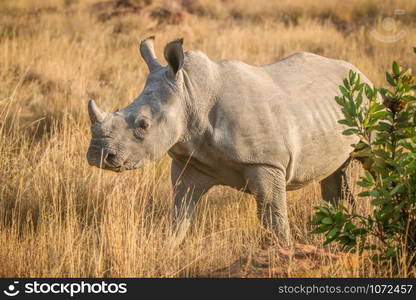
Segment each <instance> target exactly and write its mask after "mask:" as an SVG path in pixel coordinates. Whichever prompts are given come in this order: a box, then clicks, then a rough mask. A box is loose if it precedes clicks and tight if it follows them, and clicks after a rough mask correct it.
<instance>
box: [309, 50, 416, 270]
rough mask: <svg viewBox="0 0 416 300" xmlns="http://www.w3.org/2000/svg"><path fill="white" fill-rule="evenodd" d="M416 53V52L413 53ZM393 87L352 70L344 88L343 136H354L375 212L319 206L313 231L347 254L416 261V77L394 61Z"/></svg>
mask: <svg viewBox="0 0 416 300" xmlns="http://www.w3.org/2000/svg"><path fill="white" fill-rule="evenodd" d="M413 50H414V52H415V53H416V48H415V49H413ZM386 79H387V82H388V84H389V85H390V87H389V88H388V89H386V88H376V87H371V86H369V85H368V84H366V83H362V82H361V80H360V76H359V74H357V73H354V72H352V71H350V73H349V76H348V78H346V79H344V81H343V85H342V86H340V91H341V93H342V96H340V97H336V98H335V100H336V101H337V103H338V104H339V105H341V106H342V112H343V114H344V117H345V119H343V120H339V123H341V124H344V125H346V126H347V127H348V128H347V129H346V130H345V131H344V132H343V134H344V135H356V136H358V137H359V142H358V143H357V144H354V145H353V146H354V148H355V150H354V152H352V153H351V156H353V157H355V158H359V159H360V160H362V161H365V163H364V168H365V174H364V175H363V176H362V177H361V179H360V181H359V182H358V184H359V185H360V186H361V187H363V188H364V191H363V192H361V193H360V194H359V195H358V196H359V199H360V198H362V197H366V198H365V199H362V200H361V201H363V200H364V201H368V199H369V201H371V205H372V213H371V214H370V215H360V214H357V213H355V212H354V209H353V208H352V209H347V208H346V207H345V206H343V205H338V206H337V207H333V206H331V205H328V204H326V205H322V206H317V207H315V215H314V218H313V221H312V224H313V226H314V230H313V231H312V233H315V234H325V237H326V240H325V244H329V243H331V242H338V243H340V244H341V245H342V248H343V249H344V250H348V251H359V252H360V253H362V252H363V251H364V250H368V251H371V253H373V254H374V255H373V258H375V259H377V260H380V259H381V260H384V261H390V262H392V263H393V266H396V267H397V266H398V264H399V263H401V264H402V263H403V261H405V265H406V266H412V265H414V264H415V263H416V259H415V255H416V98H415V97H414V91H415V90H416V85H415V84H416V77H414V76H413V75H412V70H411V69H409V70H407V71H403V70H402V68H401V67H400V66H399V64H398V63H397V62H393V66H392V73H388V72H387V73H386Z"/></svg>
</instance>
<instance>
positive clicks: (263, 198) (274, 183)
mask: <svg viewBox="0 0 416 300" xmlns="http://www.w3.org/2000/svg"><path fill="white" fill-rule="evenodd" d="M246 178H247V180H248V188H249V190H250V192H251V193H252V194H254V196H255V197H256V200H257V212H258V216H259V218H260V220H261V222H262V224H263V226H264V227H265V228H266V229H267V230H268V235H269V237H270V236H271V238H272V240H273V239H274V237H276V236H277V238H278V242H279V244H281V245H282V246H285V247H286V246H290V245H291V235H290V227H289V219H288V216H287V204H286V176H285V172H284V171H281V170H279V169H277V168H273V167H266V166H251V167H249V168H248V170H247V171H246Z"/></svg>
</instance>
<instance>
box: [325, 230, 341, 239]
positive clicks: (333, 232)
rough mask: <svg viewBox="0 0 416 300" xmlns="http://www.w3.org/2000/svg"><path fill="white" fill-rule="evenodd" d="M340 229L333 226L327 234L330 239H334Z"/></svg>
mask: <svg viewBox="0 0 416 300" xmlns="http://www.w3.org/2000/svg"><path fill="white" fill-rule="evenodd" d="M338 232H339V229H338V228H332V229H331V231H329V232H328V234H327V235H326V236H327V238H328V239H331V240H332V239H333V238H335V237H336V235H337V234H338Z"/></svg>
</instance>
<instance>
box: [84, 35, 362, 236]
mask: <svg viewBox="0 0 416 300" xmlns="http://www.w3.org/2000/svg"><path fill="white" fill-rule="evenodd" d="M153 43H154V37H150V38H147V39H145V40H143V41H142V42H141V44H140V53H141V56H142V57H143V59H144V61H145V62H146V64H147V66H148V69H149V74H148V76H147V80H146V83H145V86H144V89H143V91H142V92H141V94H140V95H139V96H138V97H137V98H136V99H135V100H134V101H133V102H132V103H131V104H129V105H128V106H127V107H125V108H123V109H121V110H118V111H115V112H113V113H107V112H104V111H102V110H101V109H100V108H99V107H98V106H97V105H96V103H95V102H94V101H93V100H90V101H89V103H88V112H89V117H90V119H91V123H92V125H91V132H92V139H91V144H90V146H89V149H88V153H87V159H88V162H89V164H90V165H93V166H96V167H100V168H104V169H107V170H112V171H116V172H121V171H125V170H132V169H136V168H140V167H142V166H143V165H145V164H146V163H148V162H150V161H154V160H157V159H158V158H160V157H162V156H163V155H164V154H166V153H168V154H169V156H170V157H171V158H172V165H171V181H172V184H173V187H174V204H173V209H172V225H173V229H174V232H176V233H177V235H178V238H179V239H182V238H183V236H184V235H185V233H186V230H187V228H188V227H189V225H190V223H191V219H192V215H193V213H194V210H195V207H196V205H197V203H198V200H199V199H200V198H201V197H202V196H203V195H204V194H205V193H207V192H208V191H209V190H210V188H211V187H213V186H215V185H225V186H230V187H233V188H236V189H239V190H244V191H245V192H247V193H250V194H253V195H254V196H255V198H256V201H257V207H258V209H257V210H258V215H259V217H260V219H261V221H262V224H263V225H264V226H265V228H267V229H268V232H272V233H273V234H274V236H275V237H277V238H278V239H277V240H279V241H280V242H281V243H283V244H288V243H290V229H289V222H288V214H287V204H286V199H287V196H286V191H290V190H295V189H299V188H302V187H304V186H305V185H307V184H309V183H310V182H312V181H320V184H321V188H322V198H323V199H324V200H327V201H336V200H337V199H339V198H340V197H341V196H342V182H343V181H344V177H345V172H344V170H345V167H346V166H347V164H348V162H349V160H350V153H351V152H352V150H353V148H352V146H351V144H353V143H356V142H357V140H356V138H355V137H353V136H345V135H343V134H342V131H343V130H344V129H345V128H344V127H343V125H341V124H339V123H338V122H337V121H338V120H340V119H342V118H343V115H342V112H341V109H340V107H339V105H338V104H337V103H336V102H335V101H334V97H335V96H337V95H339V88H338V87H339V84H340V83H341V82H342V79H343V78H344V77H345V76H346V75H347V74H348V71H349V70H350V69H352V70H354V71H355V72H358V73H360V72H359V71H358V70H357V69H356V68H355V67H354V66H352V65H351V64H349V63H347V62H345V61H341V60H335V59H329V58H325V57H322V56H318V55H315V54H311V53H307V52H298V53H295V54H293V55H290V56H288V57H286V58H283V59H281V60H279V61H277V62H275V63H272V64H268V65H262V66H252V65H249V64H246V63H244V62H241V61H235V60H221V61H213V60H211V59H210V58H209V57H208V56H207V55H205V54H204V53H203V52H200V51H186V52H184V50H183V39H179V40H174V41H172V42H169V43H168V44H167V45H166V46H165V48H164V57H165V59H166V61H167V63H168V64H167V66H162V65H161V64H160V63H159V61H158V59H157V57H156V55H155V52H154V46H153ZM360 74H361V73H360ZM361 77H362V80H363V81H364V82H367V83H370V82H369V81H368V79H367V78H366V77H365V76H364V75H362V74H361Z"/></svg>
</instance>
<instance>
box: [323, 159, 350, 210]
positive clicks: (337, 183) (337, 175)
mask: <svg viewBox="0 0 416 300" xmlns="http://www.w3.org/2000/svg"><path fill="white" fill-rule="evenodd" d="M350 162H351V159H348V160H347V161H346V162H345V163H344V164H343V165H342V166H341V167H340V168H339V169H338V170H336V171H335V172H334V173H332V174H331V175H330V176H328V177H327V178H325V179H324V180H322V181H321V182H320V184H321V196H322V199H323V200H325V201H327V202H329V203H331V204H332V205H337V204H338V203H339V201H340V200H342V199H346V200H348V201H349V202H353V201H354V197H353V194H352V192H351V189H350V187H349V184H348V178H347V174H346V170H347V167H348V165H349V164H350Z"/></svg>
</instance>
